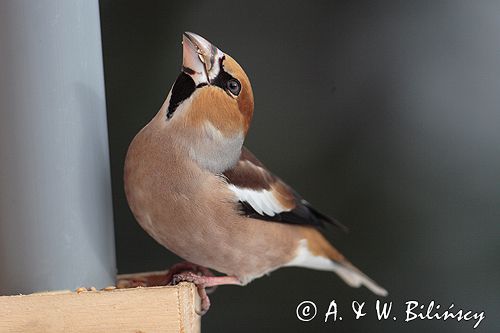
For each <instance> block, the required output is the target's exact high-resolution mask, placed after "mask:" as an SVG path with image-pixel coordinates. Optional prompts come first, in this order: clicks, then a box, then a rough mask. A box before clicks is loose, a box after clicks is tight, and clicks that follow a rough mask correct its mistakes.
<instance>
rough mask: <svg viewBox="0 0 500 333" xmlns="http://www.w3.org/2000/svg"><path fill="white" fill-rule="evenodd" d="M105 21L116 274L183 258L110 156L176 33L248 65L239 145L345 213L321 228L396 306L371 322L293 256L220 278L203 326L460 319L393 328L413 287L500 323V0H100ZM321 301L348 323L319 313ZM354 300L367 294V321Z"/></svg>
mask: <svg viewBox="0 0 500 333" xmlns="http://www.w3.org/2000/svg"><path fill="white" fill-rule="evenodd" d="M101 17H102V38H103V46H104V60H105V62H104V63H105V75H106V94H107V106H108V120H109V135H110V147H111V158H112V172H113V175H112V177H113V194H114V207H115V228H116V246H117V256H118V269H119V271H120V272H121V273H125V272H136V271H148V270H158V269H164V268H166V267H167V266H169V265H171V264H173V263H175V262H176V261H177V260H179V259H178V258H176V257H175V256H173V255H172V254H170V253H169V252H168V251H167V250H165V249H163V248H162V247H161V246H159V245H158V244H156V243H155V242H154V241H153V240H152V239H151V238H149V236H148V235H147V234H146V233H145V232H143V231H142V230H141V229H140V227H139V226H138V225H137V224H136V222H135V221H134V218H133V217H132V215H131V213H130V211H129V209H128V207H127V203H126V200H125V197H124V193H123V182H122V169H123V162H124V156H125V153H126V150H127V146H128V144H129V142H130V141H131V139H132V138H133V136H134V135H135V133H137V132H138V131H139V130H140V129H141V127H142V126H144V125H145V124H146V123H147V122H148V121H149V120H150V119H151V118H152V117H153V116H154V114H155V113H156V112H157V110H158V109H159V107H160V106H161V104H162V102H163V100H164V98H165V97H166V95H167V93H168V90H169V89H170V86H171V84H172V83H173V81H174V80H175V78H176V76H177V75H178V72H179V69H180V65H181V57H182V50H181V34H182V32H183V31H185V30H187V31H193V32H196V33H199V34H201V35H202V36H204V37H206V38H207V39H208V40H210V41H212V42H213V43H214V44H215V45H217V46H218V47H219V48H221V49H222V50H223V51H225V52H227V53H229V54H230V55H231V56H233V57H234V58H235V59H237V61H238V62H239V63H240V64H241V65H242V66H243V67H244V68H245V70H246V72H247V74H248V75H249V77H250V79H251V81H252V84H253V89H254V94H255V100H256V109H255V118H254V121H253V125H252V128H251V131H250V134H249V137H248V138H247V141H246V144H247V145H248V146H249V147H250V149H251V150H253V151H254V153H255V154H256V155H257V156H258V157H259V158H260V159H261V160H262V161H263V162H264V163H265V164H267V166H268V167H270V168H271V169H272V170H273V171H275V172H276V173H277V174H279V175H280V176H282V178H284V179H285V180H286V181H287V182H289V183H290V184H292V185H293V186H294V187H295V188H296V189H297V190H298V191H299V192H300V193H302V194H303V196H304V197H305V198H307V199H308V200H309V201H310V202H312V203H313V204H314V205H315V206H317V207H318V208H319V209H320V210H322V211H324V212H325V213H327V214H330V215H332V216H335V217H336V218H338V219H339V220H340V221H342V222H343V223H344V224H346V225H348V226H349V227H350V229H351V232H350V234H348V235H342V234H338V233H336V232H335V230H329V237H330V239H331V240H332V241H333V242H334V243H335V244H336V246H337V247H338V248H339V249H341V251H343V253H345V254H346V255H347V256H348V257H349V258H350V259H351V260H352V261H353V262H354V263H355V264H356V265H357V266H359V267H360V268H361V269H362V270H363V271H365V272H366V273H367V274H368V275H370V276H371V277H373V278H374V279H375V280H376V281H378V282H379V283H380V284H382V285H383V286H384V287H386V288H387V289H388V290H389V292H390V295H389V297H388V300H391V301H394V302H395V303H394V308H395V311H396V315H397V316H398V321H396V322H394V321H392V320H390V321H388V322H378V321H377V320H376V319H375V316H374V311H373V303H374V301H375V300H376V297H374V296H373V295H372V294H370V292H368V291H367V290H366V289H351V288H349V287H348V286H346V285H345V284H344V283H342V282H341V281H340V280H339V278H337V277H336V276H335V275H334V274H332V273H327V272H319V271H310V270H305V269H294V268H287V269H282V270H279V271H277V272H274V273H273V274H272V275H271V276H270V277H264V278H261V279H259V280H256V281H254V282H253V283H251V284H250V285H248V286H246V287H244V288H241V287H230V286H229V287H221V288H219V290H218V291H217V292H216V293H215V294H213V295H212V304H213V306H212V309H211V310H210V312H209V313H208V314H207V315H206V316H205V317H203V331H204V332H230V331H238V332H285V331H287V332H319V331H325V332H326V331H330V332H331V331H335V332H368V331H370V332H401V331H404V332H422V331H424V330H426V331H427V332H459V331H460V332H468V331H472V326H473V323H472V322H460V323H457V322H456V321H447V322H442V321H439V322H438V321H413V322H410V323H407V324H405V323H404V320H403V319H404V318H403V311H402V310H403V308H404V302H405V301H407V300H420V301H422V302H429V301H430V300H436V302H438V303H440V304H442V306H443V307H445V308H447V307H448V306H449V304H450V303H452V302H454V303H455V304H456V305H455V308H464V309H467V310H468V309H472V310H475V311H481V310H484V311H486V319H485V320H484V321H483V322H482V323H481V325H480V326H479V329H478V330H477V331H478V332H479V331H481V332H494V331H496V332H498V331H499V330H500V324H499V322H498V318H499V317H498V315H499V313H500V297H499V296H500V295H499V294H500V293H499V286H500V265H499V263H500V242H499V240H500V229H499V226H498V224H499V221H500V205H499V204H500V130H499V124H500V37H499V36H500V35H499V31H500V4H499V3H498V2H489V1H476V2H472V1H471V2H463V1H437V2H436V1H419V2H412V1H406V2H399V1H394V2H376V3H374V2H370V1H365V2H356V4H354V3H351V2H348V1H342V2H340V1H323V2H305V1H304V2H291V1H287V2H282V3H277V2H276V3H275V2H269V1H267V2H257V1H247V2H231V1H205V2H194V1H177V2H173V1H141V2H139V1H110V0H106V1H101ZM277 237H279V235H277ZM305 299H309V300H313V301H315V302H316V303H317V304H318V307H319V314H318V316H317V317H316V319H315V320H313V321H311V322H309V323H302V322H299V321H298V320H297V319H296V317H295V307H296V306H297V304H298V303H299V302H301V301H302V300H305ZM332 299H335V300H336V301H337V303H339V306H340V311H341V315H343V316H344V320H343V321H342V322H337V323H331V322H329V323H326V324H325V323H324V322H323V319H324V312H325V311H326V308H327V305H328V303H329V302H330V300H332ZM354 299H356V300H360V301H367V302H368V304H367V305H366V307H367V308H368V310H369V313H368V315H367V316H366V317H365V318H363V319H362V320H358V321H355V320H354V319H353V318H352V313H351V311H350V302H351V300H354ZM495 317H496V318H495Z"/></svg>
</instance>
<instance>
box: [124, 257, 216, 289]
mask: <svg viewBox="0 0 500 333" xmlns="http://www.w3.org/2000/svg"><path fill="white" fill-rule="evenodd" d="M183 272H194V273H196V274H200V275H205V276H214V275H213V273H212V272H211V271H210V270H209V269H208V268H206V267H203V266H199V265H196V264H193V263H190V262H187V261H184V262H180V263H178V264H175V265H173V266H172V267H170V269H169V270H168V271H159V272H149V273H139V274H126V275H120V276H119V277H118V281H117V284H116V285H117V287H118V288H135V287H158V286H167V285H169V284H171V282H172V278H173V277H174V276H175V275H177V274H179V273H183ZM214 289H215V287H214V288H212V290H209V291H208V292H212V291H213V290H214Z"/></svg>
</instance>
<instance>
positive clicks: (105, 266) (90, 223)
mask: <svg viewBox="0 0 500 333" xmlns="http://www.w3.org/2000/svg"><path fill="white" fill-rule="evenodd" d="M115 272H116V269H115V252H114V236H113V215H112V202H111V185H110V169H109V154H108V136H107V124H106V106H105V97H104V79H103V64H102V51H101V36H100V23H99V4H98V1H97V0H91V1H89V0H72V1H66V0H43V1H32V0H2V1H0V294H15V293H29V292H34V291H40V290H58V289H73V288H76V287H79V286H96V287H103V286H106V285H109V284H112V283H114V277H115Z"/></svg>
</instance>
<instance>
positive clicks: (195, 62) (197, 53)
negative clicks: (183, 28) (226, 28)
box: [182, 32, 224, 84]
mask: <svg viewBox="0 0 500 333" xmlns="http://www.w3.org/2000/svg"><path fill="white" fill-rule="evenodd" d="M182 48H183V55H182V67H183V71H184V72H185V73H187V74H189V75H191V76H192V77H193V79H194V80H195V82H196V83H197V84H199V83H209V82H210V80H211V79H213V78H215V77H216V76H217V74H219V70H220V66H219V59H221V58H222V57H223V56H224V53H222V51H220V50H219V49H218V48H217V47H215V46H214V45H213V44H212V43H210V42H209V41H207V40H206V39H205V38H203V37H201V36H199V35H197V34H194V33H192V32H185V33H184V35H183V38H182Z"/></svg>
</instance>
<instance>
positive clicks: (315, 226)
mask: <svg viewBox="0 0 500 333" xmlns="http://www.w3.org/2000/svg"><path fill="white" fill-rule="evenodd" d="M182 47H183V63H182V70H181V73H180V74H179V76H178V77H177V80H176V81H175V83H174V85H173V87H172V89H171V90H170V93H169V94H168V96H167V98H166V100H165V102H164V103H163V106H162V107H161V108H160V111H159V112H158V113H157V114H156V116H155V117H154V118H153V119H152V120H151V121H150V122H149V124H147V125H146V126H145V127H144V128H143V129H142V130H141V131H140V132H139V133H138V134H137V135H136V137H135V138H134V139H133V141H132V143H131V144H130V147H129V149H128V153H127V157H126V161H125V174H124V178H125V179H124V180H125V193H126V196H127V200H128V203H129V205H130V208H131V210H132V212H133V214H134V216H135V218H136V219H137V221H139V224H140V225H141V226H142V227H143V228H144V230H146V231H147V232H148V233H149V235H151V236H152V237H153V238H154V239H155V240H156V241H157V242H159V243H160V244H162V245H163V246H164V247H166V248H167V249H169V250H170V251H172V252H174V253H175V254H177V255H178V256H180V257H182V258H183V259H185V260H186V261H187V262H186V263H184V264H180V265H176V266H174V268H173V269H172V270H171V271H170V275H169V277H168V280H169V281H167V282H170V283H172V281H173V283H178V282H180V281H190V282H193V283H195V284H196V285H197V286H198V291H199V293H200V296H201V297H202V311H206V310H207V309H208V307H209V306H210V303H209V299H208V297H207V296H206V293H205V288H208V287H215V286H218V285H223V284H234V285H245V284H247V283H249V282H250V281H252V280H253V279H255V278H258V277H261V276H263V275H264V274H268V273H270V272H272V271H274V270H275V269H278V268H280V267H286V266H299V267H306V268H312V269H317V270H324V271H332V272H335V273H337V275H339V276H340V278H342V279H343V280H344V281H345V282H346V283H347V284H348V285H350V286H352V287H359V286H361V285H364V286H366V287H367V288H368V289H370V290H371V291H372V292H374V293H375V294H377V295H386V294H387V291H386V290H385V289H383V288H382V287H380V286H379V285H377V284H376V283H375V282H374V281H373V280H371V279H370V278H369V277H367V276H366V275H365V274H363V273H362V272H361V271H360V270H358V269H357V268H356V267H354V266H353V265H352V264H351V263H350V262H349V261H348V260H347V259H346V258H345V257H344V256H343V255H342V254H341V253H340V252H339V251H338V250H337V249H335V248H334V247H333V246H332V245H331V244H330V243H329V242H328V241H327V240H326V239H325V238H324V237H323V236H322V234H321V233H320V231H319V228H320V227H322V226H323V225H324V224H328V223H334V224H335V223H336V222H335V221H334V220H332V219H330V218H328V217H327V216H325V215H323V214H321V213H320V212H319V211H317V210H316V209H315V208H313V207H312V206H311V205H310V204H309V203H308V202H307V201H306V200H304V199H303V198H302V197H301V196H300V195H299V194H298V193H297V192H296V191H294V190H293V189H292V188H291V187H290V186H289V185H287V184H286V183H285V182H283V181H282V180H281V179H280V178H279V177H277V176H276V175H274V174H273V173H272V172H270V171H269V170H267V169H266V167H265V166H264V165H263V164H262V163H261V162H260V161H259V160H258V159H257V158H256V157H255V156H254V155H253V154H252V153H251V152H250V151H249V150H248V149H247V148H245V147H244V146H243V141H244V139H245V135H246V134H247V132H248V128H249V127H250V121H251V120H252V114H253V111H254V99H253V93H252V87H251V85H250V80H249V79H248V77H247V75H246V74H245V72H244V71H243V69H242V68H241V67H240V65H239V64H238V63H237V62H236V61H235V60H234V59H233V58H231V57H230V56H229V55H228V54H226V53H224V52H222V51H221V50H219V49H218V48H217V47H215V46H214V45H213V44H211V43H210V42H208V41H207V40H206V39H204V38H203V37H200V36H198V35H196V34H194V33H190V32H186V33H184V35H183V41H182ZM207 268H209V269H213V270H216V271H218V272H220V273H224V274H225V275H224V276H214V275H212V274H210V271H208V269H207Z"/></svg>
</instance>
